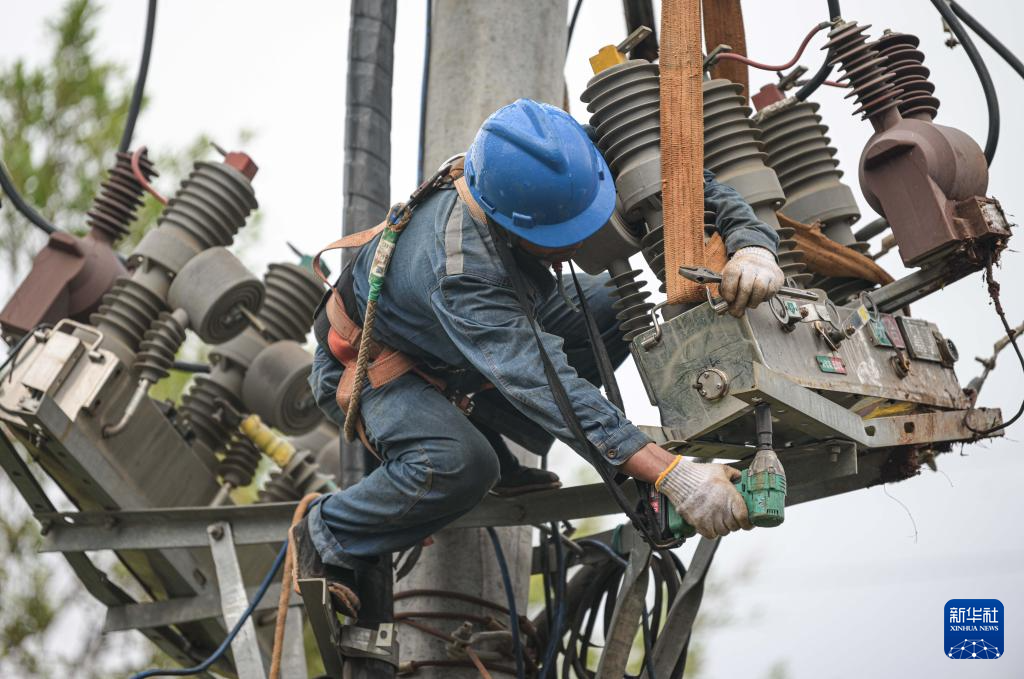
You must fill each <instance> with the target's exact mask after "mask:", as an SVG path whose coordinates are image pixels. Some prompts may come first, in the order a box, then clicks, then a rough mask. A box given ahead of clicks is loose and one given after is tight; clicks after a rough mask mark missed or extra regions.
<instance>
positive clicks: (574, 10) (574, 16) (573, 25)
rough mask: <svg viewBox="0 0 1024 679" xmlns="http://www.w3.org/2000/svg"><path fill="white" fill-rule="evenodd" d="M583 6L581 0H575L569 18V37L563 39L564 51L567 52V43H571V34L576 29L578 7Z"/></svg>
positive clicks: (578, 13) (578, 14)
mask: <svg viewBox="0 0 1024 679" xmlns="http://www.w3.org/2000/svg"><path fill="white" fill-rule="evenodd" d="M581 7H583V0H576V6H575V7H573V8H572V18H571V19H569V37H568V38H567V39H566V41H565V51H566V53H568V52H569V45H571V44H572V34H573V32H574V31H575V30H576V19H578V18H579V16H580V8H581Z"/></svg>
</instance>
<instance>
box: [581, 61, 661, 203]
mask: <svg viewBox="0 0 1024 679" xmlns="http://www.w3.org/2000/svg"><path fill="white" fill-rule="evenodd" d="M659 87H660V78H659V77H658V67H657V66H656V65H654V64H652V63H650V62H649V61H646V60H644V59H632V60H630V61H627V62H625V63H623V64H619V65H617V66H613V67H611V68H609V69H606V70H604V71H601V72H600V73H598V74H597V75H595V76H594V77H593V78H591V79H590V82H589V83H587V88H586V89H585V90H584V91H583V94H582V95H581V97H580V98H581V99H582V100H583V101H584V102H586V104H587V110H588V111H590V113H591V116H590V124H591V125H593V126H594V127H595V128H596V129H597V135H598V142H597V143H598V146H599V147H600V148H601V150H602V152H603V153H604V157H605V160H607V161H608V166H609V167H610V168H611V170H612V174H614V175H615V186H616V188H617V189H618V193H619V198H620V200H621V201H622V212H623V215H624V216H625V217H626V219H627V220H628V221H634V220H635V219H636V218H637V217H638V216H640V212H641V211H642V210H644V208H647V209H650V208H651V207H652V206H645V205H644V203H645V201H648V199H650V198H652V197H656V196H658V197H659V198H658V200H657V206H656V208H655V209H657V211H658V212H660V211H661V200H660V193H661V110H660V106H661V92H660V90H659Z"/></svg>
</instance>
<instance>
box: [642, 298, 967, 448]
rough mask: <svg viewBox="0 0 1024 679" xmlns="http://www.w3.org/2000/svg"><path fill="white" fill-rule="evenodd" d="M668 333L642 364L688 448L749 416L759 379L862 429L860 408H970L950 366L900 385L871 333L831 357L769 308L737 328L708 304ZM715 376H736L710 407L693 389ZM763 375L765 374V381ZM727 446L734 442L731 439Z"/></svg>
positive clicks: (787, 434)
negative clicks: (707, 375) (828, 362)
mask: <svg viewBox="0 0 1024 679" xmlns="http://www.w3.org/2000/svg"><path fill="white" fill-rule="evenodd" d="M840 311H842V310H840ZM847 312H848V313H852V311H849V310H847ZM661 333H662V335H661V340H660V341H659V342H657V343H655V344H653V345H652V346H651V347H650V348H649V349H647V350H645V349H644V348H643V344H642V342H643V341H644V340H645V339H647V338H650V337H653V336H654V334H655V331H648V332H647V333H644V334H642V335H640V336H639V337H637V338H636V340H634V343H633V347H632V350H633V355H634V357H635V359H636V361H637V365H638V367H639V369H640V372H641V376H642V377H643V379H644V383H645V385H646V386H647V388H648V391H649V394H650V396H651V401H652V403H653V404H656V405H658V407H659V409H660V412H661V416H662V425H663V426H665V427H669V428H671V429H673V430H676V431H677V432H678V433H679V435H680V436H681V437H682V438H686V439H692V438H697V437H699V436H701V435H703V434H706V433H707V432H709V431H712V430H717V429H721V428H722V427H723V426H725V425H728V424H729V423H730V422H732V421H734V420H736V419H737V418H740V417H741V416H742V415H744V414H745V413H747V412H748V411H749V409H750V407H751V406H750V405H748V404H747V403H745V402H744V401H742V400H740V399H739V398H737V395H738V394H742V393H748V394H750V393H753V392H754V391H756V390H758V389H762V388H764V387H765V385H764V384H762V383H761V381H760V380H767V379H769V378H777V379H774V380H773V381H772V382H771V384H775V383H776V382H779V383H781V384H782V385H783V386H782V387H780V388H784V387H785V386H787V385H789V386H793V387H799V388H800V389H802V390H803V391H804V392H806V394H805V395H804V396H801V398H804V397H806V398H807V399H809V400H811V401H814V403H816V404H820V405H821V406H822V407H829V408H831V407H834V408H836V409H838V410H843V411H845V412H848V413H850V415H849V416H850V418H852V419H851V420H850V422H854V421H856V422H857V423H859V420H860V417H859V416H858V415H857V414H856V413H854V412H853V411H851V410H850V409H851V408H852V409H856V410H857V412H862V414H868V413H869V412H870V410H869V409H876V408H878V407H880V406H882V405H885V404H889V403H891V402H910V403H916V404H920V405H923V406H929V407H937V408H946V409H963V408H965V407H967V405H968V401H967V399H966V397H965V396H964V395H963V392H962V391H961V389H960V385H959V383H958V381H957V378H956V374H955V373H954V372H953V370H952V369H950V368H946V367H943V366H942V364H941V363H938V362H933V361H923V360H912V361H911V364H912V366H911V372H910V374H908V375H907V376H906V377H905V378H902V379H901V378H900V377H899V375H898V374H897V373H896V372H895V370H893V369H892V367H891V366H890V362H889V358H890V356H892V355H894V354H895V350H894V349H892V348H888V347H881V346H874V345H873V344H872V342H871V340H870V339H869V335H868V330H867V328H866V327H865V328H863V329H862V330H861V331H859V332H857V333H856V334H855V335H854V336H853V337H850V338H848V339H846V340H845V341H843V342H840V343H839V346H838V349H836V350H835V351H832V350H831V348H830V347H829V346H828V345H827V344H826V342H825V341H824V339H823V338H822V337H821V335H820V334H819V333H818V332H817V331H816V330H815V329H814V328H813V327H812V325H811V324H807V323H798V324H797V325H796V327H795V328H794V330H793V331H792V332H789V333H787V332H784V331H783V330H782V329H781V328H780V324H779V321H778V320H776V319H775V317H774V316H773V315H772V313H771V311H770V310H768V309H765V308H763V307H762V308H758V309H753V310H749V311H748V313H747V314H746V315H745V316H744V318H742V319H735V318H733V317H732V316H727V315H723V316H718V315H716V314H714V313H713V312H712V311H711V309H710V308H709V306H708V305H707V304H704V305H701V306H699V307H697V308H695V309H692V310H690V311H687V312H685V313H683V314H681V315H680V316H677V317H676V318H673V319H672V320H670V321H668V322H666V323H664V324H662V325H661ZM822 355H828V356H833V355H835V356H838V357H839V358H841V359H842V361H843V364H844V365H845V367H846V371H847V372H846V374H834V373H825V372H822V371H821V370H820V368H819V364H818V360H817V357H818V356H822ZM708 368H714V369H716V370H719V371H721V372H722V373H724V374H725V375H727V376H728V379H729V386H728V395H727V396H725V397H723V398H719V399H717V400H708V399H706V398H703V397H701V396H700V393H699V391H698V390H697V389H695V388H694V384H696V383H697V379H698V377H699V375H700V374H701V373H702V372H703V371H705V370H706V369H708ZM755 370H760V373H759V374H760V375H761V378H760V380H759V378H758V376H757V374H755ZM793 393H794V394H796V393H800V392H797V391H795V390H794V391H793ZM740 425H743V423H740ZM748 428H749V427H748ZM854 428H857V429H859V424H858V425H857V426H856V427H854V426H853V425H852V424H851V425H850V426H848V427H847V428H846V429H841V430H840V431H841V432H844V433H843V435H844V436H851V437H852V436H853V435H852V434H850V433H849V431H848V430H852V429H854ZM744 431H745V430H744ZM835 433H836V432H835V431H832V432H831V433H830V432H829V431H825V430H823V431H821V432H813V431H810V430H807V429H806V428H805V427H803V426H802V425H801V424H800V422H799V421H795V422H794V424H793V425H792V426H783V427H782V428H781V429H780V430H778V432H777V434H778V436H780V437H781V439H780V440H782V441H787V440H790V441H792V442H793V443H794V444H800V443H806V442H808V441H809V440H810V439H813V438H814V437H815V436H822V435H824V436H826V437H830V436H832V435H834V434H835ZM744 435H747V436H749V435H750V433H749V432H746V433H745V434H744V432H743V431H741V432H740V434H739V436H740V438H739V439H738V440H740V441H742V440H743V438H742V436H744ZM861 435H863V434H861ZM853 439H854V440H856V437H853ZM724 440H733V439H731V438H729V436H728V435H727V436H726V438H725V439H724Z"/></svg>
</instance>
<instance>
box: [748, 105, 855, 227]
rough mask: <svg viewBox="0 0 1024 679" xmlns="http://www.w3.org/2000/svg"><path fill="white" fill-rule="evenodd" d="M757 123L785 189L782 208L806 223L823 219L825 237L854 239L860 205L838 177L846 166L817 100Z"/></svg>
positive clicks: (795, 218)
mask: <svg viewBox="0 0 1024 679" xmlns="http://www.w3.org/2000/svg"><path fill="white" fill-rule="evenodd" d="M758 126H759V128H760V130H761V134H762V140H763V141H764V149H765V152H766V153H767V154H768V164H769V165H770V166H771V167H772V169H774V170H775V174H776V175H777V176H778V178H779V183H780V184H781V185H782V190H783V191H784V192H785V194H786V203H785V205H783V206H782V209H781V210H780V212H782V213H783V214H785V215H786V216H787V217H789V218H790V219H793V220H795V221H798V222H800V223H802V224H813V223H814V222H821V225H822V233H824V234H825V235H826V236H827V237H829V238H831V239H832V240H834V241H836V242H837V243H840V244H841V245H856V244H857V241H856V239H854V237H853V232H852V231H851V230H850V227H851V226H852V225H853V224H854V223H855V222H856V221H857V220H858V219H860V210H859V209H858V208H857V201H856V199H855V198H854V196H853V191H852V190H851V189H850V187H849V186H847V185H846V184H844V183H843V182H841V181H840V179H841V178H842V176H843V172H842V170H840V169H839V161H838V160H837V159H836V149H835V148H834V147H832V146H831V140H830V139H829V138H828V136H826V134H825V133H826V132H828V127H826V126H825V125H822V123H821V116H820V115H818V104H816V103H812V102H808V101H803V102H798V103H796V104H794V105H792V106H789V107H785V108H781V109H779V110H778V112H777V113H775V114H773V115H769V116H768V117H765V118H762V119H761V120H760V121H759V123H758ZM864 245H865V246H866V245H867V244H864Z"/></svg>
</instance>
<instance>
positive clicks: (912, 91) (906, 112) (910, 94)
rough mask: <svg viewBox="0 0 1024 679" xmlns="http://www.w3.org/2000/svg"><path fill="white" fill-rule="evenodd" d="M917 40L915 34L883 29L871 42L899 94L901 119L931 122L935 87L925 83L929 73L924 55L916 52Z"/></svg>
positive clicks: (935, 110) (936, 103)
mask: <svg viewBox="0 0 1024 679" xmlns="http://www.w3.org/2000/svg"><path fill="white" fill-rule="evenodd" d="M920 44H921V41H920V40H919V39H918V37H917V36H916V35H910V34H908V33H896V32H894V31H890V30H888V29H887V30H886V31H885V32H884V33H882V37H881V38H879V39H878V40H876V41H875V48H876V49H877V50H878V53H879V54H880V55H881V56H882V57H884V58H885V60H886V64H887V66H888V69H889V72H890V73H892V74H893V76H894V81H893V82H894V84H895V85H896V87H898V88H899V89H900V90H902V92H900V95H899V111H900V115H902V116H903V117H904V118H919V119H921V120H928V121H931V120H934V119H935V116H936V115H937V114H938V112H939V100H938V99H937V98H936V97H935V85H934V84H933V83H932V82H931V81H930V80H928V76H929V75H930V74H931V71H929V70H928V68H927V67H926V66H925V65H924V53H923V52H921V51H920V50H919V49H917V46H918V45H920Z"/></svg>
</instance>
